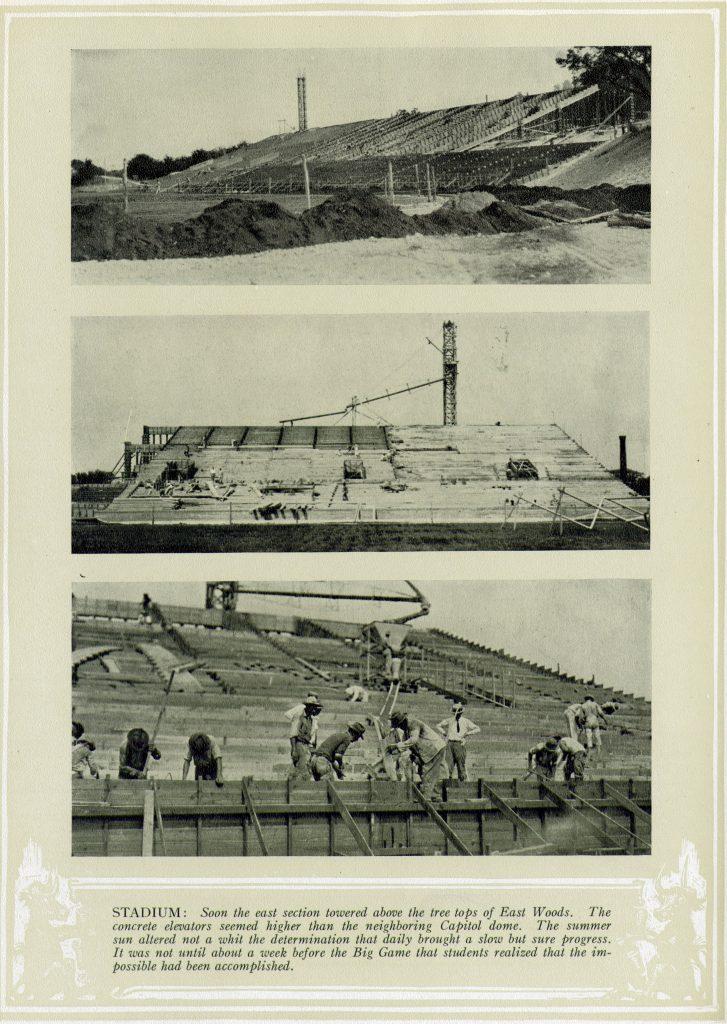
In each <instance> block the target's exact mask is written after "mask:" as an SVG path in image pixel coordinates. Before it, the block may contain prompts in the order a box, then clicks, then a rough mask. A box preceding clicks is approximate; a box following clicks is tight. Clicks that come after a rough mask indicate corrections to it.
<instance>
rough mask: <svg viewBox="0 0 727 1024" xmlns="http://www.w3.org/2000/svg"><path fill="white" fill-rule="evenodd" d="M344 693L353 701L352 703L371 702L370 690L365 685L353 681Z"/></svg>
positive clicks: (347, 698)
mask: <svg viewBox="0 0 727 1024" xmlns="http://www.w3.org/2000/svg"><path fill="white" fill-rule="evenodd" d="M344 693H345V694H346V700H349V701H351V703H352V704H356V703H360V704H368V702H369V691H368V690H365V689H364V688H363V686H359V684H358V683H352V684H351V686H347V687H346V689H345V690H344Z"/></svg>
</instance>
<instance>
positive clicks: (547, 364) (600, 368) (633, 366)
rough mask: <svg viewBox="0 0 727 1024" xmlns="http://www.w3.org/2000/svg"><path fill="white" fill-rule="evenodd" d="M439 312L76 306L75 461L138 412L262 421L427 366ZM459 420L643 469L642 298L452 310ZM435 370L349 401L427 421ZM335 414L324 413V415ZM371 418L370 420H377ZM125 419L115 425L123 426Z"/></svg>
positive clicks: (140, 417)
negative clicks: (166, 311)
mask: <svg viewBox="0 0 727 1024" xmlns="http://www.w3.org/2000/svg"><path fill="white" fill-rule="evenodd" d="M450 316H452V313H451V312H450V313H448V314H443V315H416V316H410V315H393V316H392V315H387V316H379V315H376V316H373V315H372V316H347V315H341V316H330V315H329V316H325V315H321V316H297V317H294V316H257V317H255V316H248V317H172V316H169V317H90V318H82V319H77V320H75V321H74V337H73V392H72V466H73V470H72V471H73V472H80V471H84V470H92V469H111V468H112V467H113V466H114V465H115V463H116V461H117V460H118V458H119V456H120V455H121V452H122V450H123V442H124V440H129V441H137V442H140V441H141V433H142V426H143V425H144V424H152V425H154V424H158V425H171V426H177V425H182V424H189V425H193V424H196V425H204V424H209V425H218V426H222V425H226V424H227V425H247V424H273V423H277V422H278V420H280V419H284V418H286V417H292V416H306V415H317V414H319V413H323V412H328V411H333V410H336V409H342V408H343V407H344V406H345V405H346V403H347V402H348V401H350V399H351V398H352V396H354V395H357V396H358V397H359V398H363V397H366V396H371V397H372V396H374V395H378V394H381V393H382V391H385V390H395V389H396V388H397V387H404V386H406V385H407V384H417V383H420V382H422V381H426V380H432V379H435V378H437V377H440V376H441V356H440V354H439V352H437V351H436V350H435V349H434V348H433V347H432V346H431V345H429V344H428V343H427V338H429V339H431V341H432V342H434V343H435V344H436V345H439V346H441V339H442V322H443V321H444V320H445V319H449V318H450ZM454 319H455V320H456V323H457V327H458V337H457V342H458V356H459V379H458V422H459V423H460V424H477V423H495V422H497V421H498V420H499V421H501V422H503V423H517V424H528V423H557V424H558V425H559V426H560V427H562V428H563V429H564V430H565V431H566V432H567V433H569V434H570V435H571V436H572V437H574V438H575V439H576V440H577V441H579V443H581V444H582V445H583V447H584V448H585V449H586V451H588V452H589V453H590V454H591V455H593V456H595V457H596V458H597V459H598V460H599V461H600V462H602V463H603V464H604V465H606V467H607V468H610V469H613V468H616V467H617V466H618V436H619V434H625V435H626V436H627V439H628V441H627V443H628V458H629V465H630V466H631V467H633V468H634V469H637V470H640V471H641V472H645V473H648V471H649V435H648V422H649V381H648V363H649V359H648V319H647V317H646V315H645V314H639V313H637V314H610V313H607V314H601V313H585V314H581V313H577V314H576V313H558V314H539V313H528V314H518V313H508V314H502V313H498V314H485V315H483V314H466V315H461V316H460V315H455V316H454ZM441 406H442V398H441V385H433V386H432V387H429V388H423V389H421V390H419V391H416V392H413V393H412V394H407V395H400V396H398V397H397V398H394V399H387V400H384V401H383V402H377V403H375V404H373V405H370V406H367V407H365V408H364V409H362V410H361V414H362V418H361V419H360V420H359V422H361V423H362V424H369V423H371V422H372V421H371V419H366V418H363V414H364V413H365V415H366V416H370V417H376V416H382V417H384V418H385V420H387V421H389V422H391V423H395V424H407V423H410V424H422V423H441V414H442V411H441ZM322 422H324V423H326V422H327V423H335V422H336V419H335V418H332V419H325V420H323V421H322ZM377 422H378V421H377ZM127 425H128V429H127Z"/></svg>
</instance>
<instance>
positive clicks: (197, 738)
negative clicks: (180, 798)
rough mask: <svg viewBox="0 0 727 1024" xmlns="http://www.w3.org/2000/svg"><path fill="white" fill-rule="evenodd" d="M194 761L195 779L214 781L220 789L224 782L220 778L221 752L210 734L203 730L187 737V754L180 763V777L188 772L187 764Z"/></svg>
mask: <svg viewBox="0 0 727 1024" xmlns="http://www.w3.org/2000/svg"><path fill="white" fill-rule="evenodd" d="M192 761H194V777H195V779H203V780H204V781H206V782H215V783H216V784H217V786H218V787H219V788H220V789H221V788H222V786H224V784H225V780H224V779H223V778H222V754H221V753H220V748H219V747H218V746H217V744H216V743H215V741H214V740H213V739H212V737H211V736H208V735H207V734H206V733H204V732H197V733H194V734H193V735H192V736H190V737H189V744H188V746H187V756H186V757H185V758H184V762H183V764H182V778H183V779H186V778H187V775H188V774H189V766H190V765H191V763H192Z"/></svg>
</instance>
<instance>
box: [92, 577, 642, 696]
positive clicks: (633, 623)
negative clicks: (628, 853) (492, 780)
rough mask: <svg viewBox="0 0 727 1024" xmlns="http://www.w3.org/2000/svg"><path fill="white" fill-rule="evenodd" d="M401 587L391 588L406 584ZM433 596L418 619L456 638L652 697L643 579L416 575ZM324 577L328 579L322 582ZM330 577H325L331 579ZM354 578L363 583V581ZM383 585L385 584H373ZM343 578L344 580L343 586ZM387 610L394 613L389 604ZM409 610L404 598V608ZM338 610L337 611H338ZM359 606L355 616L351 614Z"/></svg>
mask: <svg viewBox="0 0 727 1024" xmlns="http://www.w3.org/2000/svg"><path fill="white" fill-rule="evenodd" d="M401 582H402V586H401V587H397V588H396V590H397V591H400V590H403V586H404V585H403V581H401ZM414 582H415V583H416V585H417V587H419V589H420V590H421V591H422V592H423V593H424V594H425V596H426V597H427V598H429V600H430V601H431V605H432V609H431V612H430V614H429V615H428V616H427V618H425V619H419V620H417V622H416V623H414V625H415V626H416V625H419V626H422V627H439V628H441V629H448V630H450V631H452V632H454V633H457V634H458V635H459V636H464V637H466V638H467V639H470V640H474V641H477V642H480V643H483V644H486V645H488V646H490V647H495V648H497V649H499V648H503V649H504V650H505V652H506V653H508V654H513V655H516V656H518V657H521V658H525V659H527V660H529V661H535V662H537V663H538V664H541V665H545V666H546V667H550V668H556V667H558V666H560V670H561V671H563V672H567V673H568V674H569V675H575V676H578V677H581V678H584V679H590V677H591V676H592V675H593V674H594V673H595V677H596V682H597V683H598V684H599V685H602V686H610V687H614V688H616V689H620V690H625V691H626V692H628V693H635V694H637V695H638V696H642V697H647V698H649V699H650V696H651V595H650V584H649V581H648V580H622V579H621V580H620V579H616V580H486V581H483V580H461V581H457V582H452V581H431V580H425V581H414ZM325 585H326V584H324V586H325ZM329 585H330V584H329ZM358 585H359V586H364V587H365V585H366V582H365V581H361V582H359V584H358ZM371 585H372V586H384V585H385V584H380V583H379V584H371ZM346 586H350V584H347V585H346ZM73 591H74V593H75V594H78V595H79V596H81V595H85V596H88V597H96V598H107V599H112V600H130V601H140V600H141V596H142V594H143V593H144V591H148V593H149V594H151V596H152V598H153V599H154V600H155V601H157V603H159V604H160V605H161V606H162V607H163V606H164V604H165V603H166V604H178V605H183V606H191V607H197V608H202V607H204V583H157V582H154V583H95V584H75V585H74V587H73ZM271 605H272V602H271V600H270V599H267V600H265V599H263V600H256V599H255V598H252V597H248V596H244V597H242V596H241V597H240V599H239V602H238V610H240V611H246V610H250V611H253V610H260V609H262V610H266V611H270V610H271ZM276 605H277V608H278V609H279V610H280V611H281V612H283V613H284V612H286V611H288V612H293V613H297V614H301V615H306V614H307V615H309V616H311V617H314V618H335V617H336V614H337V617H338V618H342V619H346V620H352V621H362V622H363V621H371V620H372V619H375V618H377V617H379V616H381V617H388V618H394V617H395V615H399V614H401V609H402V606H401V605H391V604H390V605H389V606H388V609H384V608H382V607H381V606H379V607H378V608H375V609H373V610H372V609H371V608H367V609H365V610H363V608H362V606H355V605H353V604H352V603H351V602H348V601H346V602H339V604H338V608H337V610H336V611H334V610H333V605H332V603H331V602H325V603H324V602H316V603H313V602H310V601H309V602H300V601H299V602H295V601H287V602H285V601H283V600H282V599H279V600H278V601H277V602H276ZM392 608H394V609H395V611H393V612H392V610H391V609H392ZM403 608H404V609H406V610H408V606H403ZM341 609H342V610H341ZM357 612H358V614H357Z"/></svg>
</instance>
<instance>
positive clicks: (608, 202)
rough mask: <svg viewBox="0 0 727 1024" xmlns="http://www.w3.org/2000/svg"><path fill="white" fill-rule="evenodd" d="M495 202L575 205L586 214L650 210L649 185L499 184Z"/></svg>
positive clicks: (495, 188) (494, 189)
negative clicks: (565, 185) (580, 186)
mask: <svg viewBox="0 0 727 1024" xmlns="http://www.w3.org/2000/svg"><path fill="white" fill-rule="evenodd" d="M492 192H493V194H494V195H496V196H497V198H498V199H502V200H504V201H505V202H508V203H515V204H516V205H518V206H529V205H531V204H533V203H538V202H541V201H548V202H558V203H560V202H568V203H576V204H577V205H578V206H582V207H585V208H586V209H587V210H588V211H590V213H606V212H607V211H608V210H622V211H623V212H624V213H638V212H641V213H646V212H650V211H651V186H650V185H627V186H626V188H619V187H618V186H617V185H593V186H591V187H590V188H557V187H556V186H555V185H502V186H500V187H498V186H493V188H492Z"/></svg>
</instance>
